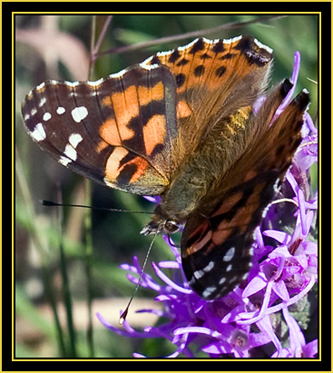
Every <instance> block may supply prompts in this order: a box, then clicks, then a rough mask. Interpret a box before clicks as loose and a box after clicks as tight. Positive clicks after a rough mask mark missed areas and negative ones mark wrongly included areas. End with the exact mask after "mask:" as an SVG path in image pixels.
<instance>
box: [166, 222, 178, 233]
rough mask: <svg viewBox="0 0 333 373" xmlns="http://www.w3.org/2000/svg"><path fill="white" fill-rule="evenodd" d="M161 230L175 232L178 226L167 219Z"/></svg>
mask: <svg viewBox="0 0 333 373" xmlns="http://www.w3.org/2000/svg"><path fill="white" fill-rule="evenodd" d="M163 230H164V232H165V233H170V234H171V233H175V232H178V231H179V226H178V225H177V223H176V222H175V221H173V220H167V221H166V222H165V224H164V227H163Z"/></svg>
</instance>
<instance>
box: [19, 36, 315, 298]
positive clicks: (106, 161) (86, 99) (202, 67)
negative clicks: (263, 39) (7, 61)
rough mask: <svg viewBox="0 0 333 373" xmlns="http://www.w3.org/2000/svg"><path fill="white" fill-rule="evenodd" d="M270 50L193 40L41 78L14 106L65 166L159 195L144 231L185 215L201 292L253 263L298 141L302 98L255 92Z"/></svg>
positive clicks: (185, 243) (170, 227)
mask: <svg viewBox="0 0 333 373" xmlns="http://www.w3.org/2000/svg"><path fill="white" fill-rule="evenodd" d="M271 64H272V51H271V50H270V48H268V47H266V46H264V45H262V44H261V43H259V42H258V41H257V40H256V39H254V38H252V37H248V36H245V37H237V38H234V39H229V40H213V41H212V40H208V39H204V38H201V39H196V40H195V41H193V42H192V43H190V44H188V45H187V46H185V47H179V48H177V49H175V50H173V51H169V52H162V53H157V54H156V55H154V56H152V57H150V58H148V59H147V60H146V61H144V62H143V63H141V64H140V65H135V66H132V67H130V68H128V69H126V70H123V71H122V72H120V73H117V74H113V75H110V76H109V77H108V78H106V79H101V80H99V81H97V82H77V83H68V82H55V81H49V82H46V83H43V84H41V85H40V86H38V87H36V88H35V89H34V90H32V91H31V92H30V93H29V94H28V96H27V98H26V100H25V103H24V105H23V107H22V114H23V119H24V121H25V125H26V128H27V131H28V133H29V134H30V136H31V137H32V138H33V139H34V140H35V141H36V142H37V143H38V144H39V146H40V147H41V148H42V149H43V150H45V151H46V152H47V153H49V154H50V155H51V156H53V157H54V158H55V159H57V160H58V161H59V162H60V163H62V164H63V165H64V166H66V167H69V168H71V169H73V170H74V171H75V172H78V173H80V174H82V175H84V176H86V177H89V178H91V179H93V180H95V181H98V182H100V183H102V184H104V185H107V186H109V187H112V188H116V189H120V190H123V191H127V192H130V193H135V194H139V195H160V196H161V202H160V203H159V204H158V205H157V206H156V208H155V210H154V212H153V214H152V220H151V222H150V223H149V224H148V225H147V226H146V227H145V228H144V229H143V230H142V232H141V233H143V234H155V233H158V232H161V231H162V232H166V233H173V232H175V231H176V230H178V228H179V226H180V225H184V231H183V234H182V240H181V251H182V259H183V268H184V271H185V274H186V277H187V279H188V281H189V284H190V286H191V287H192V288H193V289H194V290H195V291H196V292H197V293H198V294H199V295H200V296H202V297H203V298H206V299H214V298H218V297H221V296H224V295H226V294H227V293H228V292H230V291H231V290H232V289H233V288H234V287H235V286H236V285H238V284H240V283H241V282H242V281H243V280H244V279H245V278H246V276H247V274H248V272H249V270H250V268H251V258H252V247H251V246H252V243H253V240H254V237H253V234H254V230H255V228H256V227H257V226H258V225H259V224H260V221H261V219H262V215H263V213H264V211H265V209H266V208H267V206H268V204H269V203H270V202H271V201H272V200H273V198H274V194H275V191H276V188H277V187H278V186H279V185H280V184H281V182H282V180H283V178H284V175H285V173H286V171H287V169H288V168H289V167H290V165H291V161H292V157H293V155H294V153H295V151H296V149H297V146H298V144H299V143H300V141H301V133H300V130H301V126H302V123H303V120H302V116H303V113H304V111H305V110H306V107H307V105H308V103H309V97H308V94H307V93H306V92H302V93H300V94H299V95H298V96H297V97H296V98H295V99H294V100H293V101H292V102H291V103H290V104H289V105H288V106H287V108H286V109H285V110H284V111H283V112H282V114H280V115H279V116H278V117H277V118H276V119H274V120H273V118H274V116H275V113H276V110H277V109H278V107H279V106H280V104H281V103H282V101H283V99H284V98H285V97H286V95H287V93H288V92H289V91H290V89H291V88H292V84H291V83H290V82H289V81H288V80H286V81H284V82H282V83H280V84H279V85H278V86H277V87H275V88H274V89H272V90H271V92H270V93H269V94H268V95H266V99H265V101H264V103H263V104H262V105H261V107H260V108H259V110H254V108H253V105H254V103H255V102H256V100H257V99H258V98H259V97H261V96H262V95H264V93H265V90H266V88H267V85H268V78H269V74H270V70H271Z"/></svg>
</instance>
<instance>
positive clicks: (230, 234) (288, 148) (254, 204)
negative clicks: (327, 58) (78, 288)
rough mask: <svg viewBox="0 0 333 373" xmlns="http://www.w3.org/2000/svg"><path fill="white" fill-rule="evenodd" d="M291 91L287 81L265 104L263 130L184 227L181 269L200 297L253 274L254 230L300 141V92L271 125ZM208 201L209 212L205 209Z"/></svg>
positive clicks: (303, 103) (305, 98) (303, 102)
mask: <svg viewBox="0 0 333 373" xmlns="http://www.w3.org/2000/svg"><path fill="white" fill-rule="evenodd" d="M290 89H291V84H290V82H289V81H285V82H284V83H282V84H281V85H280V86H278V87H277V88H276V89H275V90H274V91H273V92H272V94H271V95H270V96H269V97H268V98H267V99H266V102H265V104H264V105H263V106H262V108H261V110H260V111H259V113H258V114H257V116H256V118H255V120H257V121H259V123H258V124H257V126H258V128H260V129H261V130H260V132H258V137H257V142H256V143H253V144H252V145H253V146H251V148H250V149H248V150H247V151H246V152H245V153H244V155H243V156H242V157H241V158H240V159H239V160H238V162H236V164H235V165H234V167H232V168H231V170H230V172H228V173H227V174H226V175H225V177H224V179H223V180H221V182H220V183H221V184H220V185H218V186H217V187H216V189H215V190H213V191H211V193H210V194H211V195H208V196H207V197H206V199H204V200H203V201H202V203H201V204H200V207H199V208H198V209H197V211H195V212H193V213H192V214H191V216H190V217H189V219H188V221H187V223H186V225H185V228H184V232H183V236H182V244H181V246H182V260H183V268H184V272H185V275H186V277H187V279H188V281H189V283H190V285H191V287H192V288H193V289H194V290H195V291H196V292H197V293H198V294H199V295H200V296H202V297H203V298H206V299H215V298H219V297H223V296H225V295H226V294H228V293H229V292H230V291H232V290H233V289H234V287H235V286H236V285H239V284H240V283H241V282H242V281H243V280H245V279H246V277H247V275H248V272H249V270H250V269H251V266H252V255H253V248H252V244H253V242H254V231H255V228H256V227H257V226H258V225H259V224H260V221H261V219H262V216H263V215H264V213H265V211H266V209H267V206H268V205H269V204H270V202H272V200H273V198H274V195H275V192H276V190H277V187H278V186H279V185H280V184H281V182H282V180H283V178H284V175H285V173H286V172H287V170H288V168H289V167H290V165H291V162H292V158H293V155H294V153H295V151H296V149H297V147H298V145H299V143H300V142H301V127H302V125H303V113H304V111H305V110H306V108H307V106H308V104H309V95H308V93H307V92H305V91H303V92H301V93H300V94H299V95H298V96H297V97H296V98H295V99H294V100H293V101H292V102H291V103H290V104H289V106H288V107H287V108H286V109H285V110H284V112H283V113H282V114H281V115H280V116H279V117H278V119H276V120H275V121H274V122H273V124H271V125H270V123H271V120H272V118H273V115H274V113H275V111H276V109H277V107H278V106H279V104H280V103H281V102H282V99H283V98H284V97H285V96H286V94H287V92H288V91H289V90H290ZM260 121H264V123H260ZM228 180H229V181H228ZM230 180H231V181H230ZM212 198H215V202H214V204H212V205H211V206H213V208H211V207H209V206H210V201H211V200H212Z"/></svg>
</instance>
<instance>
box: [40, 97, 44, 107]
mask: <svg viewBox="0 0 333 373" xmlns="http://www.w3.org/2000/svg"><path fill="white" fill-rule="evenodd" d="M45 102H46V98H45V97H43V98H42V99H41V100H40V101H39V104H38V106H39V107H42V106H43V105H44V104H45Z"/></svg>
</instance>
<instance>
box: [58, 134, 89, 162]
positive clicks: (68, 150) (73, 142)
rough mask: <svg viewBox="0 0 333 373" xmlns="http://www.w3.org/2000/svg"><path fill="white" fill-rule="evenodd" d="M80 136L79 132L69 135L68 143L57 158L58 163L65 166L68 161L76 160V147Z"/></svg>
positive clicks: (80, 139)
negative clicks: (62, 153)
mask: <svg viewBox="0 0 333 373" xmlns="http://www.w3.org/2000/svg"><path fill="white" fill-rule="evenodd" d="M82 140H83V139H82V136H81V135H80V134H79V133H72V134H71V135H70V136H69V139H68V144H67V145H66V147H65V150H64V154H65V156H63V155H62V156H61V157H60V158H59V163H61V164H62V165H63V166H65V167H67V165H68V163H70V162H73V161H76V158H77V152H76V147H77V146H78V144H79V143H80V142H81V141H82Z"/></svg>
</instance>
